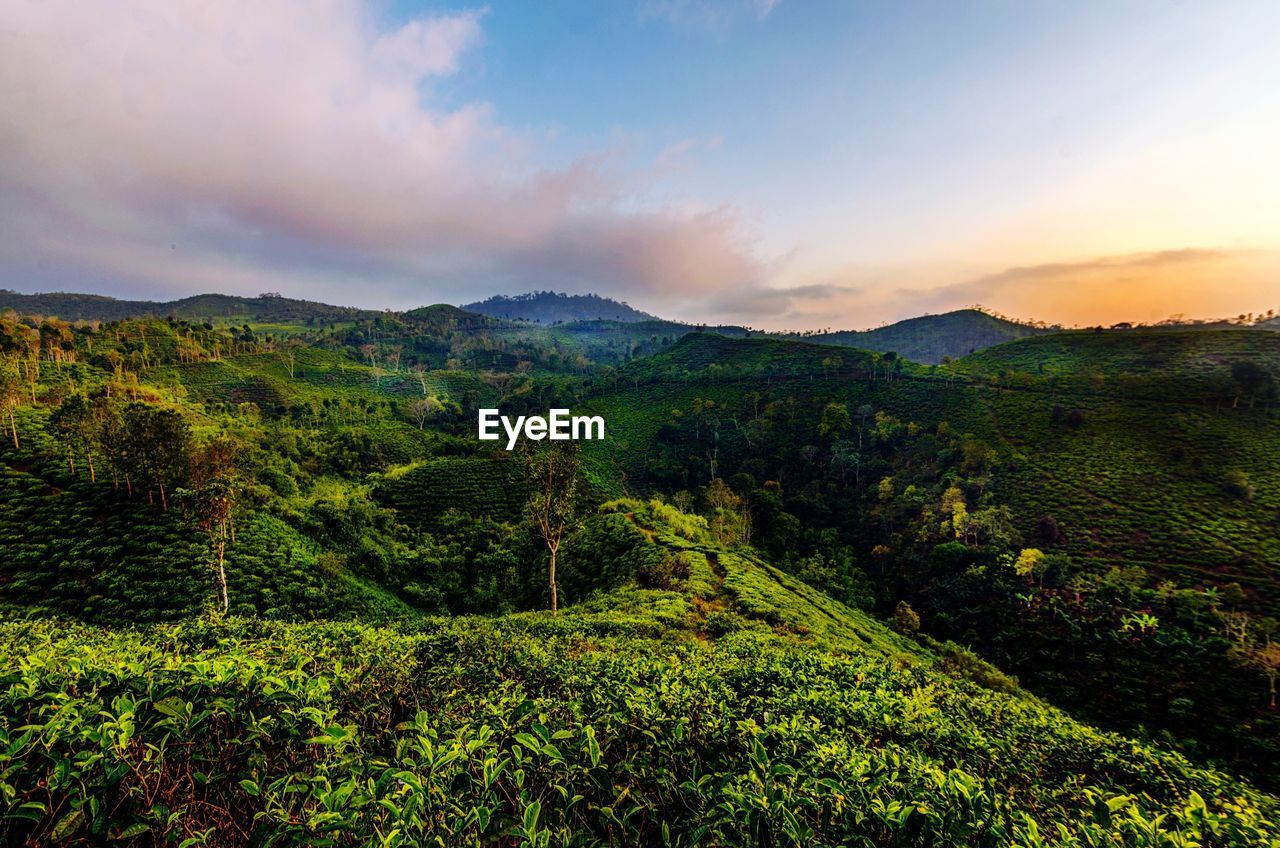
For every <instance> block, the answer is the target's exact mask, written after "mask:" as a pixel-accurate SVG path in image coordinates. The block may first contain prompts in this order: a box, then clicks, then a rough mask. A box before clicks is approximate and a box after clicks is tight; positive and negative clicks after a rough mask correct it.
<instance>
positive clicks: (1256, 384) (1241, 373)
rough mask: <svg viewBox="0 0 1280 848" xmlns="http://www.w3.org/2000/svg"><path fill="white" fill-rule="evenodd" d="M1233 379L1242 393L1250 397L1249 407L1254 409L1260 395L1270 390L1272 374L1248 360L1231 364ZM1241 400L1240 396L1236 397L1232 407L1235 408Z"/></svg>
mask: <svg viewBox="0 0 1280 848" xmlns="http://www.w3.org/2000/svg"><path fill="white" fill-rule="evenodd" d="M1231 379H1233V380H1235V382H1236V385H1237V386H1239V388H1240V392H1241V393H1243V394H1246V395H1248V396H1249V406H1251V407H1252V406H1253V402H1254V400H1255V399H1256V398H1257V396H1258V393H1259V392H1262V391H1264V390H1265V389H1267V388H1268V384H1269V383H1270V382H1271V374H1270V373H1268V371H1267V369H1265V368H1263V367H1262V366H1261V365H1259V364H1258V363H1256V362H1253V361H1251V360H1247V359H1246V360H1242V361H1240V362H1233V363H1231ZM1239 400H1240V396H1239V395H1236V398H1235V400H1234V401H1233V402H1232V404H1231V405H1232V406H1235V405H1236V403H1238V402H1239Z"/></svg>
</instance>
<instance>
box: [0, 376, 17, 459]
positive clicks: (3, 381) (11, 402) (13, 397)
mask: <svg viewBox="0 0 1280 848" xmlns="http://www.w3.org/2000/svg"><path fill="white" fill-rule="evenodd" d="M0 403H3V412H2V413H0V418H4V417H8V419H9V432H10V435H12V437H13V446H14V447H15V448H16V447H19V444H18V420H17V418H16V417H15V416H14V410H16V409H17V408H18V404H20V403H22V372H21V370H20V368H19V365H18V360H17V359H11V358H10V357H8V356H6V357H3V358H2V359H0Z"/></svg>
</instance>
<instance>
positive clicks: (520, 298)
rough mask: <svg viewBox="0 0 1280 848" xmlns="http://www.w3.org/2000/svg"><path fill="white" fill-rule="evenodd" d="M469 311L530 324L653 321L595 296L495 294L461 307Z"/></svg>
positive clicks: (535, 293) (555, 293) (556, 293)
mask: <svg viewBox="0 0 1280 848" xmlns="http://www.w3.org/2000/svg"><path fill="white" fill-rule="evenodd" d="M462 308H463V309H465V310H467V311H468V312H478V313H480V314H481V315H492V316H493V317H495V318H510V319H514V320H517V321H528V322H530V323H533V324H567V323H571V322H573V321H622V322H633V321H654V320H657V319H656V318H655V317H654V316H653V315H650V314H649V313H647V312H641V311H640V310H639V309H636V308H635V307H633V306H629V305H627V304H625V303H620V302H618V301H616V300H613V299H611V298H607V297H601V296H600V295H598V294H560V293H559V292H550V291H544V292H530V293H529V294H523V295H515V296H514V297H512V296H507V295H501V294H495V295H494V296H493V297H490V298H487V299H485V300H479V301H476V302H475V303H467V304H464V305H463V307H462Z"/></svg>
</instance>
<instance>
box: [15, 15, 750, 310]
mask: <svg viewBox="0 0 1280 848" xmlns="http://www.w3.org/2000/svg"><path fill="white" fill-rule="evenodd" d="M364 8H365V7H364V6H363V5H362V4H359V3H357V2H355V0H315V2H312V0H276V1H275V2H272V3H255V2H249V1H248V0H243V1H242V2H237V0H227V2H219V3H202V2H195V0H175V2H146V0H124V2H120V3H114V4H105V3H102V4H99V3H92V4H82V3H74V2H66V0H48V2H40V3H35V2H31V3H27V2H17V3H7V4H3V5H2V6H0V102H4V103H5V104H6V105H5V108H4V109H3V110H0V147H2V148H3V150H4V154H3V155H2V156H0V282H2V283H3V284H5V285H10V286H14V287H18V288H25V289H32V288H50V287H55V288H62V289H74V288H104V287H110V288H111V289H112V290H113V291H115V292H118V293H121V294H146V295H148V296H174V295H178V294H184V293H188V292H190V291H194V290H210V289H220V290H226V291H239V292H256V291H261V290H279V291H283V292H285V293H287V294H292V295H298V296H311V297H329V298H332V299H335V300H339V301H340V302H346V303H351V302H356V303H362V304H368V305H379V306H382V305H386V306H413V305H418V304H421V303H424V302H434V301H438V300H455V301H457V300H463V299H469V298H471V297H472V296H474V295H475V294H476V293H477V292H483V293H487V292H488V291H493V290H497V289H505V290H521V289H527V288H529V287H530V286H532V285H540V286H547V287H549V286H553V285H554V286H555V287H557V288H563V289H577V290H587V289H591V290H595V291H599V292H601V293H614V294H618V295H621V296H625V297H628V298H631V299H633V300H635V301H637V302H652V303H653V304H654V305H661V304H662V303H669V302H673V301H674V299H676V298H677V297H679V298H683V297H687V296H689V295H690V294H691V293H698V292H717V291H722V290H724V289H726V288H727V287H730V286H736V285H741V284H744V283H750V282H751V281H753V280H754V279H756V278H758V276H759V274H760V267H759V263H758V261H757V260H756V259H755V257H754V255H753V251H752V244H751V242H750V240H749V238H748V237H747V236H746V235H744V233H745V229H744V228H743V226H742V222H741V220H740V217H739V215H738V214H737V212H736V211H735V210H733V209H728V208H716V207H712V208H707V207H705V206H704V205H698V204H695V203H691V204H687V205H684V206H678V205H676V204H674V203H673V204H672V205H670V206H656V205H653V204H648V205H646V204H643V203H640V202H639V201H637V199H636V198H637V197H639V196H641V195H642V194H643V193H644V189H645V188H646V186H647V184H648V182H650V181H652V180H654V179H657V177H655V176H654V174H653V172H654V171H655V170H657V169H656V168H650V169H642V170H640V171H634V172H628V171H626V170H624V169H623V168H622V166H621V165H620V164H619V161H620V160H619V159H618V158H617V157H612V156H610V155H609V151H607V150H606V151H597V152H596V153H594V154H592V155H589V156H585V157H582V158H580V159H578V160H576V161H574V162H571V163H569V164H568V165H563V166H555V167H551V166H547V165H545V164H544V161H546V160H547V159H548V157H549V155H550V154H549V152H548V151H545V150H543V149H541V147H540V144H541V141H540V139H539V137H538V136H536V135H527V134H525V133H522V132H521V131H520V130H518V129H515V128H512V127H509V126H506V125H504V124H503V123H502V122H501V120H500V117H499V116H497V115H495V114H494V112H493V109H492V108H491V107H490V106H489V105H488V104H485V103H482V102H471V103H461V104H452V103H448V102H446V100H445V98H444V97H443V96H442V95H438V94H437V92H436V89H437V86H438V84H439V82H440V80H441V79H442V78H444V77H447V76H449V75H454V74H458V73H460V72H462V71H463V69H464V68H465V65H466V61H467V59H468V57H469V56H470V55H472V54H473V53H474V52H475V51H476V50H477V49H478V48H479V47H480V45H481V44H482V43H483V26H482V24H483V21H484V18H485V15H486V10H485V9H475V10H471V11H463V12H457V13H449V14H438V15H431V16H426V17H421V18H418V19H415V20H411V21H408V22H407V23H405V24H403V25H402V26H400V27H398V28H396V29H394V30H392V31H390V32H387V31H384V30H382V29H380V28H379V27H378V25H377V21H375V20H373V19H372V18H371V17H370V16H369V15H368V14H367V13H366V12H365V11H364Z"/></svg>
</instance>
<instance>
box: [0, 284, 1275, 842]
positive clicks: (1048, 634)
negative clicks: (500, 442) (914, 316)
mask: <svg viewBox="0 0 1280 848" xmlns="http://www.w3.org/2000/svg"><path fill="white" fill-rule="evenodd" d="M228 300H229V301H230V300H237V301H240V300H241V299H228ZM260 300H263V301H273V300H276V299H275V298H271V297H268V298H264V299H260ZM280 300H283V299H280ZM220 302H221V301H220ZM85 303H86V304H89V302H88V301H86V302H85ZM299 304H302V302H299V301H287V302H286V303H285V304H275V303H264V304H263V305H262V308H263V309H264V310H271V309H273V310H274V311H270V312H266V311H264V312H262V313H254V314H255V315H257V314H261V315H262V316H263V317H262V319H261V320H259V319H258V318H255V317H251V316H250V313H248V312H244V311H240V312H235V311H233V308H234V309H243V308H244V303H243V302H238V303H235V304H231V305H228V306H227V310H228V311H227V312H226V314H225V315H222V316H221V317H219V316H218V315H217V314H203V315H194V314H190V313H187V314H188V315H190V317H183V315H180V314H177V313H175V314H170V315H167V316H166V317H164V318H148V317H126V318H121V319H118V320H109V319H110V313H105V312H104V313H103V314H102V315H101V316H99V317H100V318H101V320H92V321H77V322H74V323H68V322H67V321H64V320H58V319H53V318H47V317H44V316H43V315H41V316H26V317H20V316H18V315H16V314H13V313H10V314H8V315H5V316H2V317H0V422H3V431H2V432H0V486H3V491H2V492H0V614H2V615H3V617H4V621H3V622H2V623H0V655H2V656H3V665H2V666H0V667H2V668H4V669H5V671H4V672H2V673H0V742H2V743H3V744H0V807H2V808H3V810H2V811H0V834H2V836H0V841H3V842H6V843H13V844H97V843H101V842H103V841H107V840H122V841H129V840H132V841H133V842H135V843H136V844H152V843H170V842H171V843H173V844H186V845H196V844H216V845H221V844H307V845H314V844H385V845H394V844H406V845H413V844H442V845H452V844H528V845H552V844H581V845H591V844H615V845H623V844H627V845H630V844H668V845H695V844H700V845H755V844H779V845H789V844H803V845H809V844H819V845H848V844H866V845H931V844H973V845H1039V844H1055V845H1153V846H1154V845H1162V846H1164V845H1188V846H1190V845H1222V846H1227V845H1251V844H1256V845H1276V844H1280V832H1277V831H1276V830H1275V827H1274V825H1273V824H1272V822H1273V821H1274V820H1275V819H1276V818H1277V815H1276V813H1277V801H1276V799H1275V798H1274V797H1273V796H1272V795H1271V794H1268V793H1271V792H1274V791H1275V790H1276V787H1277V785H1280V772H1277V771H1276V766H1275V764H1276V762H1277V754H1278V753H1280V713H1277V711H1276V708H1275V706H1274V692H1275V684H1276V679H1277V676H1280V638H1277V631H1276V623H1275V621H1274V619H1273V616H1274V612H1275V607H1276V603H1277V601H1280V582H1278V580H1277V570H1276V566H1277V564H1280V532H1278V531H1280V475H1278V474H1277V469H1278V468H1280V420H1278V419H1277V416H1276V412H1275V407H1276V401H1277V400H1280V397H1278V395H1277V386H1278V385H1280V334H1276V333H1274V332H1269V331H1266V330H1263V329H1249V328H1245V327H1224V328H1216V329H1215V328H1200V329H1194V330H1192V329H1187V328H1182V329H1178V328H1157V329H1127V330H1115V331H1105V332H1093V331H1075V332H1064V333H1037V334H1035V335H1032V336H1029V337H1027V338H1022V339H1019V340H1016V341H1013V342H1010V343H1007V344H1002V345H999V346H996V347H993V348H989V349H986V350H980V351H977V352H976V353H974V354H972V355H970V356H965V357H962V358H959V359H956V360H954V361H950V360H948V361H941V357H939V358H938V359H939V362H938V363H937V364H936V365H930V364H921V363H919V362H915V361H912V360H911V359H909V358H907V357H904V356H902V355H899V353H898V352H895V351H892V350H890V351H879V352H877V351H872V350H860V349H856V348H851V347H841V346H837V345H832V344H827V343H826V342H828V341H830V339H825V338H822V337H817V338H814V339H811V340H808V341H804V342H801V341H795V340H787V339H780V338H777V337H758V335H759V334H755V333H750V334H748V333H747V331H745V330H741V331H739V332H734V331H732V330H726V331H725V332H724V333H720V332H712V331H707V330H704V331H700V332H693V333H686V332H684V331H683V330H684V329H687V328H681V327H680V325H666V324H665V323H664V322H639V323H636V324H624V323H620V322H581V323H577V324H570V325H565V326H556V327H532V326H529V325H524V324H517V323H512V322H510V321H506V320H504V319H499V318H492V317H488V316H483V315H477V314H475V313H472V312H468V311H464V310H459V309H455V308H453V307H445V306H437V307H428V308H424V309H421V310H413V311H411V312H406V313H361V312H354V311H349V312H342V313H338V312H326V311H324V310H315V311H314V312H308V311H307V309H306V308H305V307H304V306H300V305H299ZM86 308H89V307H88V306H86ZM204 308H211V307H209V306H208V305H207V304H206V306H205V307H204ZM984 317H989V316H984ZM660 326H665V327H667V329H666V330H664V331H662V332H659V330H658V328H659V327H660ZM935 326H940V325H936V324H935ZM668 334H669V335H668ZM748 336H750V337H748ZM814 342H817V343H814ZM921 343H922V344H926V343H927V340H926V341H922V342H921ZM922 358H927V357H922ZM482 405H483V406H494V405H496V406H500V407H502V408H503V410H504V411H505V412H508V413H514V414H522V413H527V412H532V411H543V410H545V409H547V408H548V407H550V406H571V407H574V408H575V409H579V410H586V411H591V412H595V413H599V414H602V415H604V417H605V419H606V421H607V422H608V424H607V438H606V439H605V440H604V441H599V442H585V443H583V444H582V450H581V452H580V454H579V452H577V451H572V450H571V451H568V452H566V453H564V454H563V457H561V456H560V454H557V453H555V452H550V453H549V452H547V451H544V450H527V451H520V452H517V453H516V454H508V453H507V452H506V451H503V450H502V449H501V447H498V448H496V449H495V448H494V443H491V442H485V443H481V442H478V441H477V440H476V439H475V437H474V420H475V410H476V408H477V407H478V406H482ZM566 475H567V476H566ZM549 566H550V567H551V568H554V572H552V573H553V574H554V577H553V578H552V583H551V586H554V589H555V593H554V596H555V597H556V598H557V599H558V602H559V607H560V613H559V615H554V616H553V615H552V613H551V612H550V611H544V610H546V608H547V607H548V606H549V604H550V603H551V599H552V592H551V586H549V585H548V579H549V572H548V568H549ZM1013 675H1016V677H1015V676H1013ZM1032 693H1034V694H1032ZM1042 699H1043V700H1042ZM1060 710H1065V712H1063V711H1060ZM1091 725H1093V726H1101V728H1102V729H1101V730H1097V729H1093V727H1091ZM1117 733H1123V734H1125V735H1116V734H1117Z"/></svg>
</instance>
